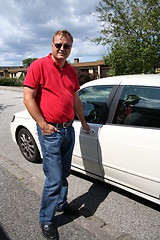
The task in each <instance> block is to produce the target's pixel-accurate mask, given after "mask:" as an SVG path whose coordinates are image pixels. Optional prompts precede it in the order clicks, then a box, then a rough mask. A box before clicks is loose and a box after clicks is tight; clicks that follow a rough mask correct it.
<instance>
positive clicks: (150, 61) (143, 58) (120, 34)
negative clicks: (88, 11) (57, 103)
mask: <svg viewBox="0 0 160 240" xmlns="http://www.w3.org/2000/svg"><path fill="white" fill-rule="evenodd" d="M96 10H97V12H98V20H99V21H100V22H101V34H100V36H99V37H97V38H95V39H93V41H94V42H96V43H97V44H102V45H107V46H109V51H108V54H107V56H104V61H105V63H106V64H108V65H109V66H110V67H111V69H110V71H109V75H123V74H134V73H155V69H156V68H157V67H160V0H123V1H122V0H103V1H101V2H100V3H99V5H98V6H97V7H96Z"/></svg>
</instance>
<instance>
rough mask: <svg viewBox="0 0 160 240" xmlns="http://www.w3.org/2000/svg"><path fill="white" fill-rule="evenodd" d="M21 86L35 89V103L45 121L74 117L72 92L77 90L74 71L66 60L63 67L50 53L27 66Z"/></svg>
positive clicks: (62, 120) (60, 121) (69, 119)
mask: <svg viewBox="0 0 160 240" xmlns="http://www.w3.org/2000/svg"><path fill="white" fill-rule="evenodd" d="M23 86H28V87H31V88H34V89H36V90H37V95H36V99H35V100H36V103H37V105H38V107H39V108H40V110H41V112H42V115H43V117H44V118H45V120H46V121H47V122H54V123H64V122H67V121H71V120H73V118H74V109H73V102H74V93H75V92H77V91H78V90H79V88H80V87H79V81H78V77H77V73H76V71H75V70H74V69H73V68H72V67H71V66H70V65H69V64H68V63H67V62H66V63H65V66H64V67H63V68H60V67H59V65H58V64H56V63H54V62H53V59H52V56H51V54H49V55H48V56H47V57H44V58H40V59H38V60H35V61H34V62H33V63H32V64H31V65H30V67H29V68H28V71H27V75H26V77H25V80H24V84H23Z"/></svg>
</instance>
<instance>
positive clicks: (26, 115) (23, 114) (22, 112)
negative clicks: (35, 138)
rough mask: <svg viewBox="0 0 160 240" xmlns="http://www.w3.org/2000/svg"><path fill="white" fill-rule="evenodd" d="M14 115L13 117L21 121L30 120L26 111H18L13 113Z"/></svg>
mask: <svg viewBox="0 0 160 240" xmlns="http://www.w3.org/2000/svg"><path fill="white" fill-rule="evenodd" d="M14 115H15V117H18V118H23V119H31V118H32V117H31V115H30V114H29V112H28V111H27V110H26V109H25V110H22V111H19V112H17V113H15V114H14Z"/></svg>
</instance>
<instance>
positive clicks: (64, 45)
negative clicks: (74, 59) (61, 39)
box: [54, 43, 71, 49]
mask: <svg viewBox="0 0 160 240" xmlns="http://www.w3.org/2000/svg"><path fill="white" fill-rule="evenodd" d="M54 45H55V47H56V48H57V49H60V48H61V47H62V45H63V48H64V49H70V48H71V45H69V44H62V43H54Z"/></svg>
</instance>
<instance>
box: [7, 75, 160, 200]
mask: <svg viewBox="0 0 160 240" xmlns="http://www.w3.org/2000/svg"><path fill="white" fill-rule="evenodd" d="M79 96H80V98H81V101H82V103H83V108H84V114H85V118H86V120H87V122H88V123H89V125H90V128H91V131H90V134H86V132H85V131H84V130H83V128H82V127H81V123H80V121H79V120H78V119H77V117H76V116H75V119H74V123H73V125H74V128H75V134H76V143H75V147H74V152H73V161H72V169H73V170H75V171H78V172H81V173H84V174H86V175H89V176H91V177H93V178H96V179H99V180H102V181H105V182H107V183H110V184H112V185H115V186H117V187H120V188H122V189H125V190H127V191H129V192H132V193H134V194H136V195H139V196H141V197H143V198H146V199H148V200H150V201H152V202H155V203H157V204H160V75H159V74H157V75H154V74H153V75H131V76H118V77H110V78H104V79H97V80H94V81H91V82H88V83H86V84H84V85H83V86H82V87H81V89H80V90H79ZM11 134H12V138H13V140H14V141H15V142H16V143H17V144H18V145H19V148H20V150H21V152H22V154H23V156H24V157H25V158H26V159H27V160H28V161H30V162H33V163H36V162H38V161H40V160H41V157H42V155H41V150H40V145H39V141H38V136H37V131H36V123H35V121H34V120H33V119H32V118H31V117H30V115H29V113H28V112H27V111H26V110H25V111H21V112H18V113H16V114H15V115H14V116H13V120H12V122H11Z"/></svg>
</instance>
